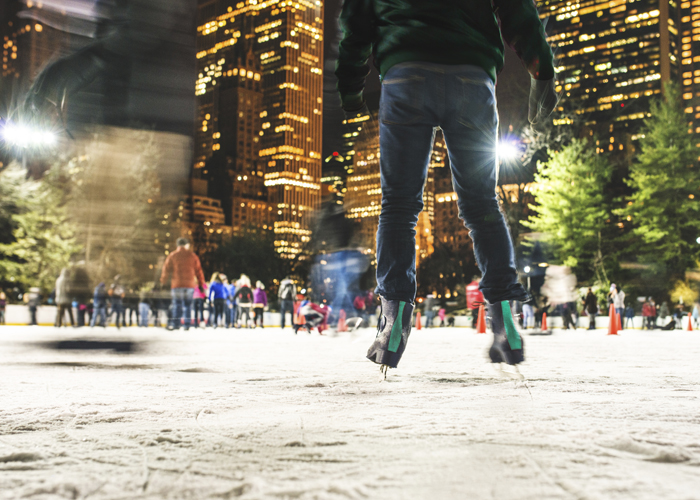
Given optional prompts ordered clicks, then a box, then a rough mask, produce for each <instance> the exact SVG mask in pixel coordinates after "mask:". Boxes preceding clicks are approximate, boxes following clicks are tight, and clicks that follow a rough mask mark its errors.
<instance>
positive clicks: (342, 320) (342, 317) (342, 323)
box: [338, 309, 348, 332]
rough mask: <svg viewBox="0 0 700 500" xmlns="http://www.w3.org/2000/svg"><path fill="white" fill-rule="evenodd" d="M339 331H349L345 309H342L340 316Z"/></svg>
mask: <svg viewBox="0 0 700 500" xmlns="http://www.w3.org/2000/svg"><path fill="white" fill-rule="evenodd" d="M338 331H339V332H347V331H348V325H347V324H345V309H341V310H340V314H338Z"/></svg>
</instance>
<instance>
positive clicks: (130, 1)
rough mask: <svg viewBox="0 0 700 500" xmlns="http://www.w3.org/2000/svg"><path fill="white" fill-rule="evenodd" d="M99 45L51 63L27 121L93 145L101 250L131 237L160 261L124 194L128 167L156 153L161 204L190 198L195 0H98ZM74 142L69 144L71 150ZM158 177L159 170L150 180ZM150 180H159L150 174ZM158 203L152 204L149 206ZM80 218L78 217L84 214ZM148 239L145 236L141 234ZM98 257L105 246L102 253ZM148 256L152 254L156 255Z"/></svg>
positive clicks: (30, 99)
mask: <svg viewBox="0 0 700 500" xmlns="http://www.w3.org/2000/svg"><path fill="white" fill-rule="evenodd" d="M95 7H96V8H95V13H96V18H97V21H98V26H97V29H96V36H95V38H94V40H93V41H91V42H90V43H88V44H87V45H85V46H83V47H82V48H80V49H79V50H77V51H75V52H73V53H70V54H68V55H66V56H64V57H61V58H58V59H56V60H54V61H52V62H51V63H50V64H48V65H47V66H46V67H45V68H44V69H43V70H42V71H41V72H40V73H39V75H38V76H37V77H36V78H35V80H34V82H33V83H32V86H31V88H30V90H29V92H28V95H27V98H26V100H25V105H24V107H23V110H22V116H21V117H20V119H21V120H23V121H25V122H28V124H29V125H32V124H33V123H34V122H36V123H37V124H41V123H44V124H45V123H46V122H47V121H50V120H53V121H54V122H55V125H56V127H55V128H58V129H60V128H62V127H63V126H64V125H65V126H67V129H68V130H69V131H70V134H71V136H72V137H74V138H75V139H76V142H75V144H74V145H75V148H76V150H82V149H86V148H89V149H90V154H89V156H90V162H91V164H94V169H95V170H94V172H93V173H92V174H91V177H90V182H91V189H90V192H89V196H90V199H89V200H86V203H89V207H88V208H87V209H86V210H85V211H84V212H85V213H86V214H89V218H87V217H86V221H88V222H86V224H87V225H89V226H90V227H89V228H88V230H89V231H90V234H91V238H92V241H94V242H96V243H95V245H96V246H97V247H99V246H100V245H107V244H111V243H110V242H113V241H114V240H115V238H116V237H115V236H114V235H115V234H125V235H128V236H127V237H126V240H127V241H118V242H117V243H118V244H119V245H125V244H128V245H129V246H130V248H131V249H132V252H133V255H134V257H135V259H136V258H138V260H139V261H140V262H148V261H151V260H155V258H156V256H157V253H156V250H152V249H151V245H150V242H148V241H146V240H145V239H139V238H138V237H137V236H136V235H137V234H142V233H137V232H135V231H134V223H135V221H134V220H133V218H132V217H130V216H129V214H131V213H132V211H130V210H128V209H127V208H129V207H132V206H134V205H138V203H139V201H138V200H136V199H134V198H133V193H129V192H125V190H124V189H121V188H120V187H121V186H123V185H124V171H125V170H128V168H130V166H132V165H141V164H142V163H143V162H142V161H140V160H139V159H140V158H141V157H142V155H143V154H145V153H144V150H155V151H157V153H154V154H155V155H156V157H154V159H153V160H152V161H151V160H149V164H150V163H152V164H153V165H154V173H155V177H157V180H156V181H154V183H155V184H157V186H158V187H157V190H158V197H159V202H163V203H167V204H170V205H172V206H173V207H174V206H176V203H177V200H179V199H180V198H182V197H183V196H185V195H186V194H187V182H188V179H189V177H190V175H189V174H190V168H191V164H192V162H191V156H192V138H191V137H192V134H193V129H194V117H195V95H194V91H193V89H194V86H195V79H196V60H197V59H196V45H195V33H196V29H195V23H196V16H195V13H196V2H193V1H191V0H99V1H97V2H95ZM63 145H64V146H68V144H67V143H66V144H63ZM149 175H150V174H149ZM143 183H144V184H146V183H151V179H150V177H149V178H148V180H146V178H145V175H144V180H143ZM149 202H150V200H149ZM76 217H77V216H76ZM142 238H145V237H142ZM94 251H98V250H94ZM147 253H148V255H147Z"/></svg>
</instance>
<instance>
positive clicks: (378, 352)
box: [367, 297, 413, 376]
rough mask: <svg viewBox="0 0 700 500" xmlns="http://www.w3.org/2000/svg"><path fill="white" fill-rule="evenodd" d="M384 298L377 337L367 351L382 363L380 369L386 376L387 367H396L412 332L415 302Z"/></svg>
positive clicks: (370, 356)
mask: <svg viewBox="0 0 700 500" xmlns="http://www.w3.org/2000/svg"><path fill="white" fill-rule="evenodd" d="M381 300H382V314H381V316H380V318H379V324H378V325H377V337H376V338H375V339H374V342H373V343H372V346H371V347H370V348H369V351H367V359H369V360H370V361H373V362H375V363H377V364H378V365H382V366H381V368H380V370H381V371H382V373H384V375H385V376H386V369H387V368H396V366H397V365H398V364H399V361H400V360H401V355H402V354H403V351H404V349H406V342H408V336H409V335H410V333H411V319H412V318H413V304H411V303H410V302H403V301H400V300H386V299H384V297H382V298H381Z"/></svg>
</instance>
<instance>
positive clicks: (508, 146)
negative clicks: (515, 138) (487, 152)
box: [497, 141, 520, 161]
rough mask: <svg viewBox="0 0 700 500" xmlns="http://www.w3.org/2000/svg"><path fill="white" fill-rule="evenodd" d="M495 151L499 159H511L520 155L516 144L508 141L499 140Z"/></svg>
mask: <svg viewBox="0 0 700 500" xmlns="http://www.w3.org/2000/svg"><path fill="white" fill-rule="evenodd" d="M497 152H498V158H499V159H500V160H501V161H512V160H515V159H516V158H518V157H519V156H520V149H519V148H518V146H517V144H515V143H513V142H510V141H503V142H499V143H498V150H497Z"/></svg>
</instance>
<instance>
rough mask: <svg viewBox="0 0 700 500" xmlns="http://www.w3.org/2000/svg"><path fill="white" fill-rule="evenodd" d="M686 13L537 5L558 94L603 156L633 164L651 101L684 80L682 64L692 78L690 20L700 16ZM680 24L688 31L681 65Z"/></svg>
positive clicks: (551, 2)
mask: <svg viewBox="0 0 700 500" xmlns="http://www.w3.org/2000/svg"><path fill="white" fill-rule="evenodd" d="M683 5H685V7H683V8H682V9H680V8H679V5H678V4H677V3H676V2H675V1H671V0H669V1H666V0H638V1H628V0H588V1H585V0H580V1H571V0H545V1H540V2H538V6H539V10H540V17H541V18H542V19H547V20H548V21H547V33H548V35H549V36H548V40H549V42H550V44H551V46H552V49H553V51H554V58H555V59H554V65H555V69H556V72H557V90H558V91H561V92H562V93H563V95H564V96H565V97H566V99H565V101H564V102H565V103H566V104H567V105H568V106H570V107H571V108H572V109H573V113H575V115H574V116H578V117H579V118H580V119H581V121H582V123H583V125H584V127H585V129H586V130H587V133H589V134H590V135H595V136H596V137H597V145H596V146H597V151H598V152H613V153H615V156H618V157H621V158H623V159H629V158H631V157H632V155H633V153H634V151H635V149H636V147H637V142H636V141H637V140H638V139H639V138H640V134H641V127H642V124H643V119H644V118H646V117H648V116H649V110H650V100H651V99H652V98H653V97H655V96H658V95H659V94H660V93H661V91H662V84H663V83H664V82H667V81H669V80H675V79H677V78H678V77H679V72H680V71H681V70H680V66H681V64H682V63H683V64H685V65H686V66H688V70H687V72H692V71H690V70H691V67H692V65H693V61H692V57H693V56H692V49H691V47H690V46H692V43H691V40H690V38H689V37H692V35H691V34H690V32H691V26H692V21H691V17H698V15H696V14H692V13H691V11H692V7H691V6H690V4H689V3H685V4H683ZM680 10H684V12H685V13H686V15H685V17H683V20H685V21H682V20H681V17H680ZM681 24H683V25H687V26H688V27H687V28H686V31H687V32H688V35H684V36H685V37H686V38H685V39H686V42H683V43H684V46H687V47H686V48H687V49H688V50H686V49H683V51H684V52H683V54H686V56H683V59H681V57H680V56H681V54H679V49H680V48H681V45H680V41H681V40H680V33H679V28H680V26H681ZM698 54H699V55H700V52H698ZM698 60H699V61H700V58H698ZM683 61H685V63H684V62H683ZM686 63H687V64H686ZM698 67H699V68H700V66H698ZM693 71H694V70H693ZM698 75H700V72H698ZM689 93H690V92H689ZM699 104H700V102H699ZM562 109H563V108H562ZM562 109H560V110H562ZM698 111H700V108H698ZM571 122H572V119H571V118H570V117H569V116H566V114H564V115H562V116H561V117H558V118H555V120H554V124H555V125H567V124H570V123H571ZM623 163H624V161H623Z"/></svg>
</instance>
